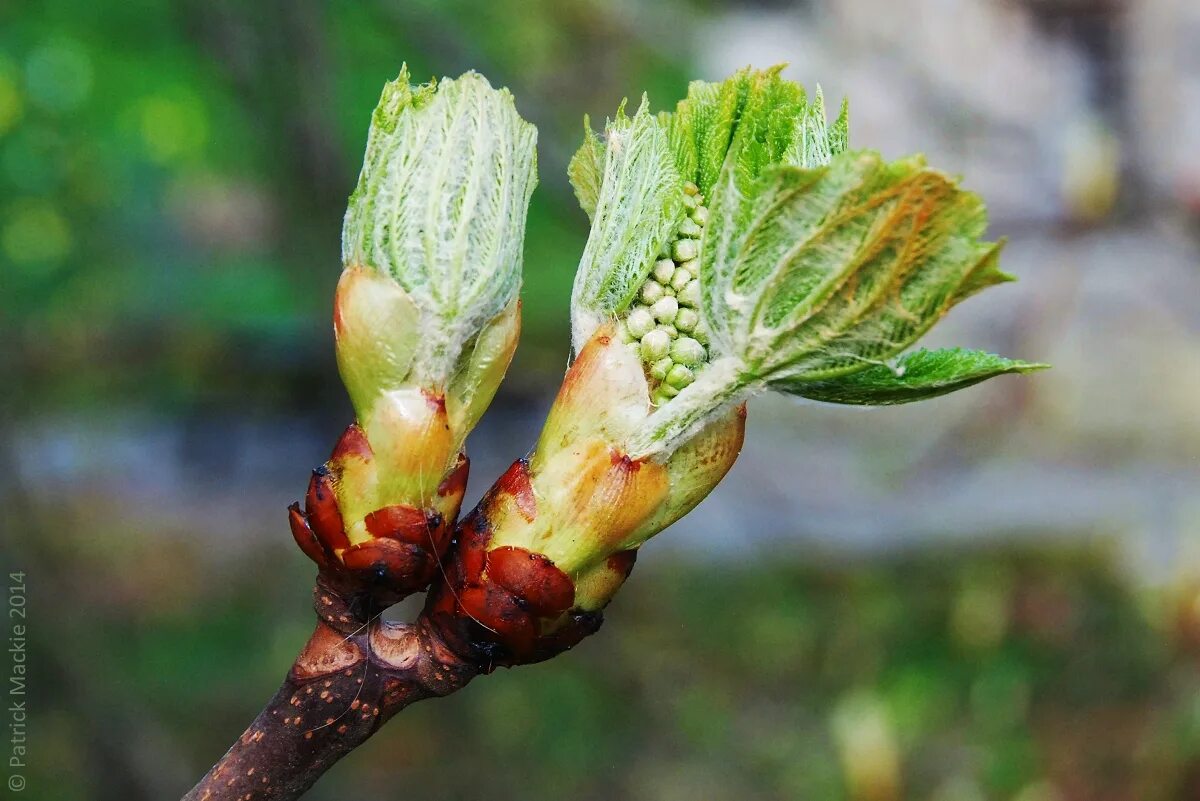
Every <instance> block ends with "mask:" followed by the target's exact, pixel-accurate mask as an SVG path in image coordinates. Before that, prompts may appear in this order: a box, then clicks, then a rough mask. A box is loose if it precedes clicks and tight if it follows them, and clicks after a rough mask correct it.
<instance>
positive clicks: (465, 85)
mask: <svg viewBox="0 0 1200 801" xmlns="http://www.w3.org/2000/svg"><path fill="white" fill-rule="evenodd" d="M536 140H537V131H536V129H534V127H533V126H532V125H530V124H529V123H528V122H526V121H524V120H522V119H521V117H520V115H518V114H517V110H516V106H515V105H514V103H513V98H512V95H511V94H509V92H508V90H506V89H499V90H497V89H493V88H492V86H491V85H490V84H489V83H488V82H487V79H486V78H484V77H483V76H482V75H479V74H477V73H474V72H468V73H466V74H464V75H462V76H461V77H459V78H457V79H445V80H443V81H441V82H440V83H437V84H433V83H431V84H428V85H425V86H420V87H416V88H414V87H410V86H409V84H408V72H407V70H403V71H401V73H400V77H399V78H397V79H396V80H395V81H392V82H391V83H389V84H387V86H386V87H385V88H384V91H383V95H382V97H381V98H380V101H379V106H378V107H377V108H376V110H375V113H374V115H373V116H372V119H371V131H370V134H369V135H368V139H367V152H366V156H365V158H364V160H363V169H362V172H361V174H360V175H359V179H358V185H357V187H356V188H355V190H354V192H353V194H352V195H351V196H350V202H349V205H348V207H347V210H346V219H345V223H344V226H343V230H342V261H343V263H344V264H345V265H346V266H358V267H365V268H368V269H371V270H375V271H378V272H379V273H381V274H383V275H387V276H390V277H391V278H392V279H393V280H395V281H396V282H397V283H398V284H399V285H400V286H401V287H402V288H403V289H404V291H405V292H406V293H408V295H409V296H410V297H411V298H412V300H413V302H414V303H415V304H416V306H417V308H418V310H419V311H420V313H421V324H420V329H421V336H420V341H419V346H418V352H417V354H416V357H415V359H414V360H413V364H412V367H413V372H414V377H415V379H416V380H417V381H418V382H419V383H421V384H422V385H430V386H443V385H444V384H445V382H446V381H447V380H448V379H449V377H450V375H451V373H452V372H453V371H454V369H455V368H456V364H457V361H458V358H459V355H460V353H461V351H462V349H463V346H464V345H465V344H466V343H467V342H468V341H469V340H471V339H472V338H473V337H474V336H475V335H476V334H477V333H478V332H479V330H480V329H481V328H482V327H483V326H484V325H486V324H487V323H488V322H489V321H490V320H492V319H494V318H495V317H496V315H498V314H500V312H501V311H502V310H503V309H504V308H506V307H507V306H508V305H509V304H510V303H511V302H512V300H513V298H515V297H516V294H517V292H518V290H519V288H520V283H521V252H522V246H523V243H524V238H525V237H524V234H525V213H526V210H527V209H528V206H529V197H530V195H531V193H532V192H533V188H534V185H535V184H536V183H537V164H536V155H535V152H534V147H535V144H536Z"/></svg>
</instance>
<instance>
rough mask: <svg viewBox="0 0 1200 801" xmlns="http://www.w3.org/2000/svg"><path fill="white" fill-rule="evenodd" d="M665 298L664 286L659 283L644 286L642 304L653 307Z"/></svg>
mask: <svg viewBox="0 0 1200 801" xmlns="http://www.w3.org/2000/svg"><path fill="white" fill-rule="evenodd" d="M662 296H663V287H662V284H660V283H658V282H657V281H647V282H646V283H644V284H642V294H641V297H642V302H643V303H645V304H647V305H652V304H654V303H656V302H658V300H659V299H660V298H662Z"/></svg>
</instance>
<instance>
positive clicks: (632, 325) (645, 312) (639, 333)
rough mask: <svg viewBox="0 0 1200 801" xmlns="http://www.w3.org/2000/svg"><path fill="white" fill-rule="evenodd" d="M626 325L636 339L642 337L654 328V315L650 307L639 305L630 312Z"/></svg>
mask: <svg viewBox="0 0 1200 801" xmlns="http://www.w3.org/2000/svg"><path fill="white" fill-rule="evenodd" d="M625 327H626V329H627V330H628V331H629V333H630V335H631V336H632V337H633V338H634V339H641V338H642V337H644V336H646V334H648V333H649V332H650V331H652V330H653V329H654V315H653V314H651V313H650V310H649V309H647V308H645V307H642V306H639V307H638V308H636V309H634V310H633V311H631V312H629V317H627V318H626V319H625Z"/></svg>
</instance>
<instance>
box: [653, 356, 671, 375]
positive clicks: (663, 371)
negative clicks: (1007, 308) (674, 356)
mask: <svg viewBox="0 0 1200 801" xmlns="http://www.w3.org/2000/svg"><path fill="white" fill-rule="evenodd" d="M674 366H675V362H673V361H671V357H670V356H664V357H663V358H661V359H659V360H658V361H656V362H655V363H654V364H653V365H651V367H650V375H651V377H653V378H654V380H655V381H663V380H665V379H666V377H667V374H668V373H669V372H671V368H672V367H674Z"/></svg>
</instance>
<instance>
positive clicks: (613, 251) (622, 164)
mask: <svg viewBox="0 0 1200 801" xmlns="http://www.w3.org/2000/svg"><path fill="white" fill-rule="evenodd" d="M604 145H605V146H604V167H603V172H602V173H601V178H600V183H599V191H598V192H596V193H595V208H594V211H593V212H592V228H591V232H590V233H589V235H588V240H587V245H586V246H585V247H584V251H583V256H582V257H581V258H580V261H579V268H578V271H577V272H576V274H575V285H574V288H573V290H572V294H571V324H572V336H573V342H574V345H575V348H576V350H577V351H578V350H579V349H580V348H582V346H583V344H584V343H585V342H586V341H587V340H588V338H589V337H590V336H591V335H592V332H593V331H595V329H596V327H597V326H599V325H600V324H601V323H603V322H604V321H605V320H607V319H611V318H613V317H615V316H617V315H618V314H619V313H620V312H622V311H624V310H625V309H626V308H627V307H628V306H629V303H630V302H631V301H632V300H633V297H634V295H635V294H636V293H637V291H638V288H639V287H640V286H641V284H642V282H643V281H645V279H646V276H648V275H649V274H650V269H651V267H652V266H653V264H654V257H655V254H657V253H658V251H659V249H660V248H661V247H662V246H663V244H664V243H665V242H667V241H668V237H669V236H670V234H671V232H672V231H673V230H674V228H675V226H676V225H677V224H678V222H679V220H680V219H682V217H683V190H682V182H681V180H680V178H679V173H678V172H677V171H676V168H675V161H674V159H673V158H672V156H671V151H670V147H669V145H668V141H667V133H666V130H665V129H664V128H663V126H662V125H661V124H660V123H659V121H658V120H657V119H656V118H655V116H654V115H653V114H651V113H650V111H649V108H648V104H647V102H646V100H645V98H643V100H642V104H641V107H640V108H639V109H638V111H637V113H636V114H634V115H633V117H628V116H626V115H625V113H624V110H623V108H622V109H619V110H618V111H617V116H616V117H615V118H614V119H613V120H611V121H610V122H609V123H608V125H607V126H606V129H605V142H604ZM591 147H594V145H587V144H585V148H591ZM578 158H579V160H578V161H575V162H574V163H575V165H576V168H577V169H576V171H575V174H576V175H580V176H583V175H586V176H588V177H587V179H586V180H585V182H584V183H581V184H580V183H577V184H576V191H577V192H580V191H582V195H581V202H584V199H590V198H591V196H592V194H591V191H592V190H591V189H590V187H592V186H594V182H593V180H592V176H594V175H595V154H594V152H591V154H590V155H585V156H582V157H578ZM585 165H586V166H585ZM580 186H583V187H584V188H583V189H582V190H580ZM585 208H586V205H585Z"/></svg>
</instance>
